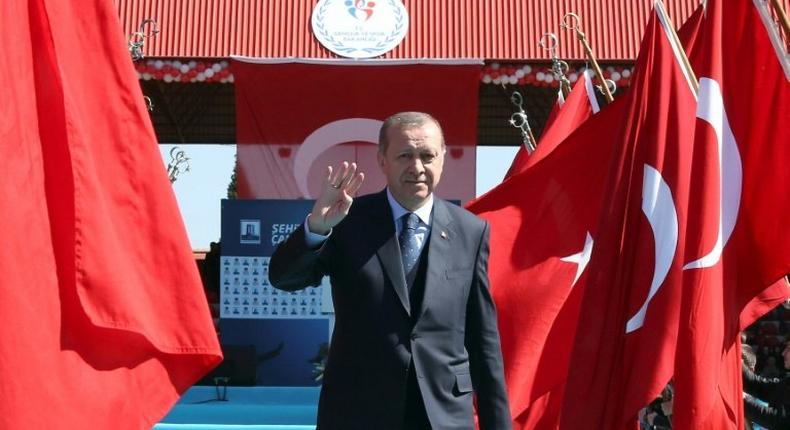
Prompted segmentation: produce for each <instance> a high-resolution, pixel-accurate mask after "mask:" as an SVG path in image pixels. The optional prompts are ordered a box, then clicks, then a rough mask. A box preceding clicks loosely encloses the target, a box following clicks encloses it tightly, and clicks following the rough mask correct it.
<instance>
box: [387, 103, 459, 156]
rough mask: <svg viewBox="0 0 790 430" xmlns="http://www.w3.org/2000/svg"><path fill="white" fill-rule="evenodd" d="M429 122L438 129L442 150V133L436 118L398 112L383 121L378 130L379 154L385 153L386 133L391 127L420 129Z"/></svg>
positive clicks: (428, 115)
mask: <svg viewBox="0 0 790 430" xmlns="http://www.w3.org/2000/svg"><path fill="white" fill-rule="evenodd" d="M429 122H432V123H434V124H436V128H438V129H439V135H440V136H441V138H442V148H444V147H445V144H444V131H443V130H442V126H441V125H440V124H439V121H437V120H436V118H434V117H433V116H431V115H430V114H427V113H425V112H398V113H396V114H394V115H391V116H390V117H389V118H387V119H385V120H384V123H383V124H381V129H380V130H379V152H381V153H382V154H384V153H386V152H387V145H388V144H389V142H388V141H387V131H388V130H389V129H390V128H392V127H393V126H399V127H421V126H422V125H424V124H426V123H429Z"/></svg>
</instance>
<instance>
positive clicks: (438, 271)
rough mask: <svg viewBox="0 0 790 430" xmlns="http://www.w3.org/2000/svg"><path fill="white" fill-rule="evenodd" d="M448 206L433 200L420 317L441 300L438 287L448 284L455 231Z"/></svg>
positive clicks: (436, 199) (435, 199)
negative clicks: (446, 276)
mask: <svg viewBox="0 0 790 430" xmlns="http://www.w3.org/2000/svg"><path fill="white" fill-rule="evenodd" d="M448 204H451V203H447V202H445V201H444V200H441V199H439V198H436V197H435V196H434V200H433V219H432V220H431V235H430V239H429V242H428V261H427V270H426V272H425V289H424V290H423V300H422V308H421V309H419V310H415V312H418V314H419V315H420V316H422V314H423V313H424V312H425V309H426V308H427V307H428V306H430V304H431V303H432V301H434V300H437V299H438V300H441V298H440V297H439V298H436V297H434V296H435V293H436V291H437V287H436V285H441V284H444V283H446V280H445V272H446V262H447V261H448V260H449V259H450V258H452V255H453V249H452V247H453V240H454V239H455V236H456V235H455V230H453V228H454V226H453V220H452V218H451V217H450V212H449V211H448V210H447V206H446V205H448Z"/></svg>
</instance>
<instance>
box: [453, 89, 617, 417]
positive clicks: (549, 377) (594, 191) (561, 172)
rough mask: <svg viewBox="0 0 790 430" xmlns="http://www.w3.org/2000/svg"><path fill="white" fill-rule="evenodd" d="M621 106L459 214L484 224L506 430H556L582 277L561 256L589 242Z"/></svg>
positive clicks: (598, 117)
mask: <svg viewBox="0 0 790 430" xmlns="http://www.w3.org/2000/svg"><path fill="white" fill-rule="evenodd" d="M574 91H578V87H577V89H575V90H574ZM582 91H584V90H583V87H582ZM624 107H625V105H623V104H622V103H621V102H615V103H614V104H613V105H611V106H609V107H607V108H606V109H604V110H603V111H602V112H601V113H600V114H598V115H596V116H595V117H593V118H592V119H591V120H590V121H587V122H585V123H584V124H582V125H581V126H580V128H579V129H578V130H577V131H576V132H574V133H573V134H571V136H570V137H568V139H567V140H565V141H564V142H563V143H562V144H561V145H558V146H557V145H555V146H556V147H555V148H554V149H553V150H551V151H546V150H547V149H548V148H550V145H549V144H547V145H546V146H543V145H544V144H543V143H541V145H539V146H538V152H539V151H546V152H547V153H546V154H544V157H545V158H543V161H541V162H540V163H537V164H534V165H530V166H529V167H528V168H527V169H525V170H524V171H523V172H521V173H518V174H516V175H514V176H513V177H511V178H509V179H508V180H506V181H505V182H503V183H502V184H500V185H499V186H497V187H496V188H494V189H493V190H491V191H489V192H488V193H486V194H485V195H484V196H482V197H480V198H479V199H477V200H475V201H474V202H472V203H470V204H469V205H468V206H467V207H468V209H469V210H471V211H472V212H474V213H476V214H478V215H479V216H481V217H482V218H484V219H486V220H488V221H489V222H490V223H491V239H490V241H491V255H490V260H489V278H490V281H491V292H492V295H493V297H494V300H495V302H496V305H497V316H498V325H499V331H500V337H501V342H502V353H503V357H504V364H505V378H506V381H507V387H508V396H509V400H510V408H511V413H512V415H513V419H514V426H515V428H518V429H521V428H524V429H527V428H529V429H531V428H539V429H551V428H556V426H557V422H558V419H559V413H560V407H561V404H562V395H563V390H564V381H565V377H566V374H567V371H568V361H569V357H570V348H571V346H572V343H573V334H574V333H575V331H576V321H577V320H576V318H577V315H578V312H579V302H580V299H581V296H582V292H583V285H584V278H585V275H583V273H584V271H583V269H584V265H585V263H583V262H581V264H580V263H577V262H574V261H569V259H567V258H566V257H570V256H573V255H574V254H577V253H579V252H581V251H583V250H584V249H585V244H586V242H587V235H588V234H590V235H591V236H592V237H594V236H595V229H596V222H597V214H598V212H599V211H600V207H601V203H602V201H603V196H604V194H605V193H604V185H605V181H604V179H605V176H604V175H601V166H606V165H608V164H609V163H610V161H609V159H610V156H611V151H609V150H607V148H606V147H605V146H606V145H605V144H601V142H610V141H612V138H613V136H612V133H611V131H612V130H615V129H616V124H617V122H618V121H619V120H620V118H622V116H623V114H624V110H623V108H624ZM564 109H565V108H563V111H564ZM591 137H592V138H591ZM544 148H546V149H544ZM538 152H536V153H535V154H538ZM589 250H590V249H588V251H589ZM563 258H566V259H565V260H563ZM580 266H581V270H580ZM580 272H581V273H580ZM577 275H580V276H581V277H580V278H579V279H578V280H576V277H577Z"/></svg>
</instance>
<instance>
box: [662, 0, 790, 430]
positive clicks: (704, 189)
mask: <svg viewBox="0 0 790 430" xmlns="http://www.w3.org/2000/svg"><path fill="white" fill-rule="evenodd" d="M766 23H770V24H769V25H767V26H766ZM777 30H778V28H777V27H775V26H774V25H773V19H772V18H771V12H770V10H769V6H768V4H767V3H762V2H751V1H746V0H733V1H728V2H726V4H725V2H723V1H720V0H711V1H708V2H707V7H706V12H705V16H704V18H703V20H702V22H701V23H700V28H699V30H698V33H699V34H698V36H697V37H696V43H695V44H694V46H693V49H691V50H690V61H691V63H692V66H693V67H694V70H695V71H696V73H697V75H698V77H699V79H700V93H699V107H698V109H697V116H698V118H699V120H698V122H697V132H696V144H695V154H694V157H695V159H694V166H693V171H692V178H694V179H695V180H693V181H692V189H691V191H692V195H693V196H694V199H692V200H691V201H690V203H689V229H688V236H689V238H688V242H687V247H686V249H685V253H684V254H683V256H682V258H683V259H684V260H683V261H684V264H685V265H684V269H685V272H684V297H683V299H684V305H683V309H684V312H683V318H682V319H681V322H682V325H681V330H683V333H684V335H683V336H681V337H680V338H679V339H678V341H679V342H678V355H677V359H676V389H675V394H676V397H675V402H676V405H678V406H677V407H676V408H675V415H674V417H673V424H674V425H673V428H678V429H698V428H716V429H739V428H741V421H742V417H743V410H742V408H743V401H742V395H741V393H742V388H741V376H740V368H741V367H740V345H739V343H738V337H739V332H740V330H742V329H743V328H745V327H746V326H748V325H750V324H751V323H752V322H753V321H754V320H755V319H756V318H757V317H759V316H761V315H762V314H764V313H765V312H766V311H767V310H769V309H771V308H772V307H775V306H776V305H777V304H778V303H780V302H781V301H783V300H784V299H785V298H786V297H787V296H788V287H787V285H786V282H785V281H784V280H783V279H782V278H783V276H784V275H785V274H787V273H790V225H788V223H787V215H786V214H787V213H789V212H790V200H788V199H787V195H788V193H790V188H789V187H790V173H788V170H787V167H786V165H785V164H786V163H787V160H790V148H788V145H787V143H788V142H790V130H788V128H787V127H786V126H783V125H780V124H782V123H783V122H784V121H787V119H788V118H790V62H788V61H787V57H786V55H787V54H786V51H785V50H786V45H785V44H784V42H783V41H782V40H781V38H780V37H779V34H778V31H777ZM777 52H782V53H783V54H782V56H783V58H781V59H780V57H779V56H778V55H777ZM782 61H784V68H783V64H782ZM749 65H759V66H754V67H753V66H749ZM681 405H682V406H683V407H681Z"/></svg>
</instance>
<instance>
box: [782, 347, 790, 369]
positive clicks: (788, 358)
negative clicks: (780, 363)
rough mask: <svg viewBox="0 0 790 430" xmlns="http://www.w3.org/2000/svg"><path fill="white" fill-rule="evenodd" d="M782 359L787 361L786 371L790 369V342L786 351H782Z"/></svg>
mask: <svg viewBox="0 0 790 430" xmlns="http://www.w3.org/2000/svg"><path fill="white" fill-rule="evenodd" d="M782 357H783V358H784V359H785V369H790V342H787V344H786V345H785V349H784V350H783V351H782Z"/></svg>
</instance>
